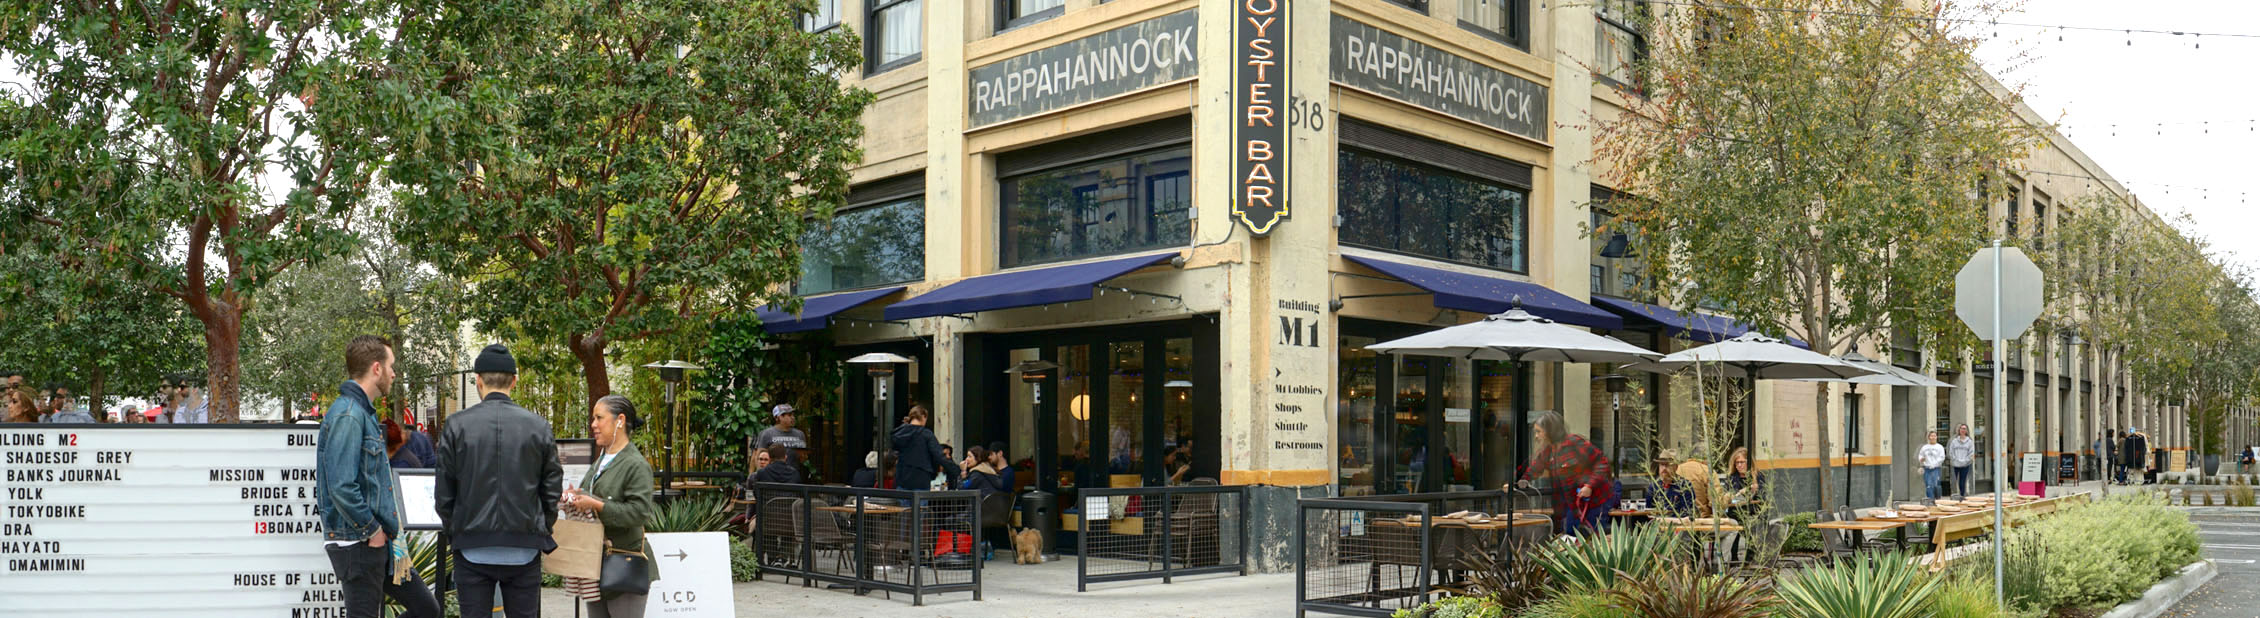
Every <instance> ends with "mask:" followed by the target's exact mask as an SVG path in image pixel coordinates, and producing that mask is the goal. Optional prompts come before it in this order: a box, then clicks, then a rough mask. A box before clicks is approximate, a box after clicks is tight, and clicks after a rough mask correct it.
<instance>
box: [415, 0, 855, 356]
mask: <svg viewBox="0 0 2260 618" xmlns="http://www.w3.org/2000/svg"><path fill="white" fill-rule="evenodd" d="M809 8H811V7H809V6H807V3H805V2H799V3H796V2H785V1H781V0H755V1H751V2H746V1H734V0H690V1H685V2H649V1H642V0H630V1H627V2H619V3H613V4H608V5H603V6H589V5H581V4H570V3H565V4H560V3H540V2H524V1H517V0H512V1H504V2H495V3H482V4H480V5H478V6H477V8H476V9H475V10H471V9H464V10H460V11H456V10H454V9H450V10H449V12H447V13H446V14H445V17H444V18H443V19H440V20H438V21H437V22H435V24H434V25H433V27H431V28H429V29H425V30H419V31H416V32H412V33H411V34H410V37H409V38H410V39H411V40H412V41H414V43H415V45H416V47H417V48H418V49H419V50H423V51H425V52H426V53H428V54H430V58H431V61H432V62H434V63H437V64H439V65H441V66H447V67H451V68H450V71H451V73H450V74H449V75H448V76H447V77H446V78H445V79H443V80H442V82H441V83H440V84H439V87H440V88H442V89H443V91H444V93H445V94H446V96H447V97H448V100H449V102H450V105H449V106H447V107H446V108H445V109H444V110H442V111H440V112H437V113H435V114H434V126H433V128H431V129H429V130H428V131H423V132H419V133H416V134H414V135H413V136H411V137H407V138H404V139H407V140H408V141H412V142H413V143H415V144H417V147H416V148H409V149H404V150H403V152H401V153H400V157H399V160H398V161H397V164H396V165H394V166H393V167H392V168H391V179H392V180H394V181H397V182H401V183H404V184H406V185H409V186H414V187H416V188H417V190H416V191H413V192H407V193H404V194H403V195H402V196H401V201H402V204H403V205H404V207H405V209H406V210H405V212H406V213H407V215H408V219H409V220H410V221H411V222H412V224H411V225H408V226H405V227H404V228H403V229H402V230H401V231H400V238H401V241H402V243H403V244H405V245H407V246H411V247H416V248H417V249H418V250H419V252H420V255H421V256H422V257H424V258H426V259H429V260H430V261H431V262H432V263H433V264H435V265H437V266H438V267H439V268H440V270H442V271H443V272H448V273H451V274H455V275H458V276H461V277H464V278H465V279H467V280H470V281H471V282H472V290H473V292H472V294H471V296H470V298H469V310H470V313H471V315H473V316H474V317H476V318H477V319H478V320H479V322H480V324H481V325H482V326H483V327H484V328H486V329H487V330H490V331H493V332H497V333H500V334H503V335H504V336H506V337H509V338H512V339H518V340H525V339H530V340H539V341H545V342H557V343H558V344H559V345H561V346H562V347H563V348H564V349H565V350H567V351H569V352H570V353H571V354H572V355H573V357H574V359H575V360H577V361H578V362H579V364H580V366H581V369H582V376H583V379H584V380H585V382H586V390H587V393H588V396H589V397H590V398H592V399H593V398H595V397H597V396H601V395H604V394H606V393H609V392H611V389H612V387H611V385H610V384H609V380H608V362H609V361H608V358H607V351H608V350H609V349H610V348H611V347H612V346H613V344H615V343H619V342H633V341H640V340H646V339H651V338H655V337H663V336H667V335H670V334H672V333H676V332H678V331H683V330H685V329H692V330H695V329H698V328H700V327H702V326H703V325H704V324H706V323H707V322H709V321H711V320H713V319H716V318H717V317H718V316H721V315H724V314H726V313H729V312H732V311H744V310H749V309H751V308H753V307H754V306H757V305H761V304H767V303H788V304H789V303H790V302H792V301H791V295H790V294H788V293H786V291H787V289H788V288H787V287H786V286H785V284H788V283H790V282H792V281H794V280H797V279H798V278H799V269H800V260H799V252H798V246H797V245H798V239H799V236H800V232H801V230H802V229H803V226H804V221H805V220H806V219H808V218H810V217H821V216H828V215H829V214H830V212H831V211H832V209H833V208H834V207H836V206H837V205H838V204H839V203H840V202H841V201H842V200H843V199H844V197H845V195H846V191H847V184H848V173H847V168H848V166H849V165H852V164H853V163H855V162H856V161H857V160H858V159H859V158H860V156H861V151H860V150H859V148H858V146H857V141H858V139H859V138H860V136H861V135H862V124H861V122H860V116H861V114H862V112H863V109H864V108H865V106H867V105H868V103H869V102H870V100H871V96H870V94H869V93H867V92H863V91H860V90H856V89H843V88H842V87H841V86H840V84H839V81H838V79H837V76H838V75H839V74H841V73H842V72H844V71H846V70H848V69H850V68H853V67H856V66H858V65H859V64H860V62H861V59H860V54H859V52H858V43H857V41H856V38H855V37H854V36H853V35H852V34H849V33H847V32H845V30H844V29H834V30H832V31H829V32H826V33H818V34H812V33H808V32H804V31H802V30H801V28H800V27H799V25H798V23H799V22H798V17H797V15H798V14H800V13H801V12H804V11H806V10H808V9H809Z"/></svg>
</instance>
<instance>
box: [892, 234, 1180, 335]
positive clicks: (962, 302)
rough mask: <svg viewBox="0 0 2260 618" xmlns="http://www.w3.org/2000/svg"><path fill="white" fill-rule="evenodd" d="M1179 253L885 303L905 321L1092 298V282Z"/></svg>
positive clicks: (1053, 270) (1023, 274)
mask: <svg viewBox="0 0 2260 618" xmlns="http://www.w3.org/2000/svg"><path fill="white" fill-rule="evenodd" d="M1174 257H1177V252H1175V251H1171V252H1168V253H1155V254H1150V255H1140V256H1135V257H1125V258H1114V259H1111V260H1099V261H1096V262H1084V263H1081V264H1069V265H1066V266H1053V267H1050V268H1035V269H1029V270H1018V271H1013V272H1005V273H997V274H994V275H982V276H979V277H974V278H971V279H966V280H964V281H959V282H957V283H952V284H949V285H946V286H942V288H941V289H938V290H934V291H932V292H927V293H925V294H921V295H919V296H918V297H917V298H912V299H910V300H906V301H902V302H899V303H895V304H893V305H889V306H887V311H886V315H887V319H889V320H908V319H911V318H924V317H932V316H937V315H951V314H958V313H973V312H976V311H989V310H993V309H1011V308H1014V307H1034V306H1037V305H1049V304H1052V303H1064V302H1073V301H1078V300H1090V299H1091V294H1092V292H1093V290H1094V289H1095V288H1094V287H1093V286H1096V285H1098V284H1099V283H1100V282H1102V281H1106V280H1108V279H1113V278H1115V277H1120V276H1123V275H1127V274H1130V272H1131V271H1134V270H1138V269H1140V268H1145V267H1147V266H1152V265H1155V264H1160V263H1162V262H1167V261H1169V259H1170V258H1174Z"/></svg>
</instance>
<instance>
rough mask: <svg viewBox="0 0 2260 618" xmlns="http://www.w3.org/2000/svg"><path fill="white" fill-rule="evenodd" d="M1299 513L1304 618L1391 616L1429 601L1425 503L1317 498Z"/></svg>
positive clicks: (1299, 599)
mask: <svg viewBox="0 0 2260 618" xmlns="http://www.w3.org/2000/svg"><path fill="white" fill-rule="evenodd" d="M1298 511H1299V512H1298V518H1299V521H1298V524H1297V526H1296V531H1295V534H1296V536H1297V539H1296V547H1297V552H1298V555H1297V556H1296V565H1295V572H1296V575H1295V597H1296V606H1297V607H1296V610H1297V614H1298V615H1299V614H1301V613H1303V612H1306V611H1316V612H1323V613H1332V614H1345V615H1353V616H1387V615H1389V614H1390V613H1391V612H1394V611H1396V610H1398V609H1404V608H1410V607H1417V606H1419V605H1421V604H1423V603H1426V602H1427V601H1428V600H1429V599H1430V591H1431V586H1432V575H1433V573H1432V569H1433V568H1434V565H1433V564H1431V558H1432V555H1431V547H1430V539H1429V535H1428V534H1427V531H1428V530H1430V529H1431V523H1432V522H1433V519H1432V517H1431V513H1430V511H1429V506H1428V504H1427V503H1425V502H1419V501H1398V502H1384V501H1365V500H1333V499H1319V500H1303V501H1302V502H1301V503H1300V507H1299V509H1298Z"/></svg>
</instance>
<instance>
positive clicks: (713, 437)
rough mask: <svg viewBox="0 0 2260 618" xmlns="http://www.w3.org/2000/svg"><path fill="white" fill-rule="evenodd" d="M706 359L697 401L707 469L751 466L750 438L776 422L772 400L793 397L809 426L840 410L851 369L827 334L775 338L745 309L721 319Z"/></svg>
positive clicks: (697, 438)
mask: <svg viewBox="0 0 2260 618" xmlns="http://www.w3.org/2000/svg"><path fill="white" fill-rule="evenodd" d="M700 358H701V359H704V361H705V365H706V371H703V372H699V373H696V374H693V375H692V376H691V382H692V384H694V385H695V389H696V391H697V401H698V405H697V406H695V407H693V408H692V409H691V412H690V419H691V423H692V424H693V425H694V426H695V427H697V428H698V430H697V431H696V432H694V433H693V434H692V438H691V440H692V444H693V447H694V448H696V449H697V450H698V452H699V453H700V455H701V456H702V457H703V458H704V461H705V464H706V466H707V468H708V469H712V470H743V469H745V467H746V457H747V456H748V455H749V454H748V453H746V452H745V439H746V438H747V437H749V436H752V435H755V434H758V433H760V432H761V430H762V429H766V428H768V427H769V425H770V422H771V420H772V419H771V417H770V415H769V407H770V406H773V405H776V404H779V403H790V404H792V405H793V407H794V408H795V409H798V410H800V411H801V413H800V417H801V418H802V419H803V420H802V421H801V423H802V426H803V427H806V426H809V425H811V424H812V422H813V420H814V419H816V418H819V417H824V416H832V414H833V411H837V410H839V409H840V400H839V393H840V385H841V380H842V379H843V378H844V376H843V374H842V373H841V369H840V367H841V366H842V365H841V363H840V360H841V359H840V357H839V355H838V354H836V353H834V352H833V351H832V346H831V342H830V341H828V340H824V339H813V340H802V341H796V342H790V343H784V344H775V343H771V340H770V339H768V336H767V334H766V332H765V331H763V330H762V329H761V323H760V320H758V319H755V318H753V317H752V316H743V317H737V318H732V319H729V320H724V321H722V322H718V323H716V324H715V325H714V327H713V328H712V329H710V330H709V331H708V332H707V340H706V349H705V351H704V353H702V354H701V355H700ZM849 448H850V449H851V450H859V449H860V446H858V445H855V444H850V445H849ZM858 454H860V453H858Z"/></svg>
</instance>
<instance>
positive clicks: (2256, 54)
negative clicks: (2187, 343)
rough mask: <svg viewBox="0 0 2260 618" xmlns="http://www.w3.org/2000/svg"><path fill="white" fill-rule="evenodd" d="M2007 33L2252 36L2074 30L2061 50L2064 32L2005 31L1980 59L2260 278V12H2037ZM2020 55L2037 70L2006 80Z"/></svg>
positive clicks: (2141, 6) (2108, 165) (2157, 5)
mask: <svg viewBox="0 0 2260 618" xmlns="http://www.w3.org/2000/svg"><path fill="white" fill-rule="evenodd" d="M2001 21H2002V22H2016V23H2030V24H2046V25H2063V26H2091V27H2101V28H2118V29H2126V28H2134V29H2150V30H2168V31H2181V32H2185V33H2211V34H2241V35H2250V36H2247V37H2230V36H2191V35H2186V34H2185V35H2183V36H2173V35H2164V34H2142V33H2139V32H2138V33H2134V34H2132V35H2128V34H2125V33H2122V32H2107V33H2106V32H2092V31H2078V30H2071V29H2066V30H2063V31H2062V32H2061V36H2062V38H2063V40H2062V41H2058V40H2057V37H2058V36H2059V32H2058V31H2057V30H2056V29H2054V28H2047V29H2039V28H2029V27H2012V26H2008V25H2002V26H1999V27H1998V28H1997V30H1998V31H1999V33H2000V36H1999V38H1997V39H1991V40H1989V41H1988V43H1987V46H1986V48H1985V49H1984V50H1983V51H1982V52H1981V54H1980V55H1981V60H1983V61H1984V62H1986V63H1987V65H1988V66H1987V68H1988V70H1990V71H1993V73H1994V74H1995V76H1996V77H1999V78H2001V79H2002V81H2004V82H2008V83H2019V82H2022V83H2024V84H2026V86H2027V88H2026V91H2025V94H2026V104H2028V105H2030V106H2032V108H2033V109H2034V110H2037V111H2039V112H2040V113H2041V115H2042V116H2044V117H2047V118H2050V119H2053V120H2056V121H2057V122H2059V123H2061V125H2062V126H2061V128H2062V130H2063V131H2064V133H2065V135H2067V136H2069V137H2071V139H2072V142H2073V143H2075V144H2078V145H2079V147H2080V149H2081V150H2083V151H2085V152H2087V154H2088V156H2090V157H2093V158H2094V159H2095V161H2096V162H2097V163H2099V164H2101V165H2102V166H2103V169H2104V170H2105V171H2108V172H2110V174H2111V176H2113V177H2115V178H2117V179H2119V181H2121V182H2123V183H2125V184H2126V186H2127V187H2128V188H2130V189H2133V190H2134V191H2135V193H2136V195H2138V196H2140V197H2141V198H2142V201H2143V203H2144V204H2146V205H2148V206H2149V207H2150V208H2151V209H2153V210H2155V211H2157V212H2158V213H2159V214H2161V215H2165V216H2168V217H2172V216H2173V215H2176V214H2180V213H2188V214H2189V215H2190V216H2192V217H2194V218H2195V220H2196V229H2194V230H2184V232H2185V233H2195V234H2198V235H2201V236H2203V237H2204V238H2206V239H2207V240H2208V241H2210V242H2211V243H2212V244H2213V246H2214V248H2215V249H2216V250H2217V251H2219V252H2221V253H2222V254H2223V256H2224V258H2226V259H2228V260H2230V261H2233V262H2236V263H2240V264H2243V265H2245V266H2247V267H2253V268H2256V269H2260V124H2256V121H2260V104H2256V103H2260V2H2255V1H2253V0H2152V1H2148V2H2128V1H2127V0H2027V1H2026V3H2025V5H2024V6H2023V7H2020V9H2019V10H2018V11H2017V12H2015V13H2011V14H2005V15H2003V16H2001ZM2130 41H2131V42H2132V43H2133V44H2132V45H2129V44H2128V43H2129V42H2130ZM2018 50H2022V51H2024V52H2026V53H2029V54H2030V56H2031V58H2030V59H2029V61H2028V62H2026V63H2025V64H2024V65H2023V66H2022V67H2020V68H2018V69H2017V70H2014V71H2011V72H2007V73H2004V72H2003V70H2002V66H2003V64H2004V63H2003V59H2005V58H2007V57H2009V56H2010V55H2011V54H2012V53H2014V52H2015V51H2018ZM2207 122H2209V124H2200V123H2207ZM2158 123H2171V124H2167V125H2165V126H2162V127H2161V126H2158ZM2114 124H2115V125H2117V127H2116V131H2117V134H2116V135H2113V128H2114V127H2113V126H2112V125H2114ZM2207 128H2210V129H2211V133H2206V132H2205V131H2206V129H2207ZM2169 185H2170V186H2169Z"/></svg>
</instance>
